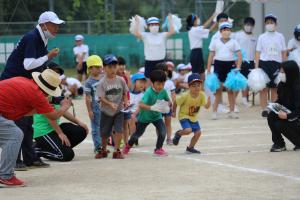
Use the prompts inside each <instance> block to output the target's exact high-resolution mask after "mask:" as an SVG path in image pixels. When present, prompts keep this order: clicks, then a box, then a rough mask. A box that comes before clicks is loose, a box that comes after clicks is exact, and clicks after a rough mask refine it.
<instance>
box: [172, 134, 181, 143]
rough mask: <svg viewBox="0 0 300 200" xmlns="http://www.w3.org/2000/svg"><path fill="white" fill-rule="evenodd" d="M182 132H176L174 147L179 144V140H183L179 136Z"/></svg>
mask: <svg viewBox="0 0 300 200" xmlns="http://www.w3.org/2000/svg"><path fill="white" fill-rule="evenodd" d="M180 131H181V130H178V131H176V133H175V135H174V138H173V144H174V145H178V143H179V140H180V138H181V135H179V132H180Z"/></svg>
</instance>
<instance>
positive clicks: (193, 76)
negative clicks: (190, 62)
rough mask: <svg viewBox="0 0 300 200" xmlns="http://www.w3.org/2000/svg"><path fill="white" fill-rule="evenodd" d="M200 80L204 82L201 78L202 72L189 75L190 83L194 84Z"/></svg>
mask: <svg viewBox="0 0 300 200" xmlns="http://www.w3.org/2000/svg"><path fill="white" fill-rule="evenodd" d="M195 81H198V82H203V81H202V80H201V77H200V74H198V73H192V74H191V75H189V77H188V84H189V85H190V84H192V83H193V82H195Z"/></svg>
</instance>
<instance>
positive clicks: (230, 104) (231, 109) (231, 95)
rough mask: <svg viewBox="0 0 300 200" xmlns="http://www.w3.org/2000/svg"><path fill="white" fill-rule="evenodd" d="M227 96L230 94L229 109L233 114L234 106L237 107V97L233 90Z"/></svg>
mask: <svg viewBox="0 0 300 200" xmlns="http://www.w3.org/2000/svg"><path fill="white" fill-rule="evenodd" d="M227 94H228V102H229V109H230V112H233V111H234V106H235V95H234V92H233V91H232V90H228V91H227Z"/></svg>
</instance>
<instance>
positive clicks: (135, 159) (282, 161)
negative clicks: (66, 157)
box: [0, 100, 300, 200]
mask: <svg viewBox="0 0 300 200" xmlns="http://www.w3.org/2000/svg"><path fill="white" fill-rule="evenodd" d="M75 105H76V113H77V116H79V117H80V118H81V119H82V120H83V121H85V122H86V123H89V120H88V117H87V114H86V110H85V106H84V101H83V100H76V101H75ZM239 108H240V110H241V112H240V119H235V120H234V119H227V117H226V115H225V114H222V115H221V116H220V118H221V119H219V120H217V121H212V120H210V117H211V113H210V111H207V110H202V111H201V116H200V122H201V127H202V132H203V135H202V137H201V139H200V141H199V143H198V144H197V148H198V149H200V150H201V152H202V154H201V155H188V154H185V148H186V145H187V144H188V142H189V140H190V138H191V135H190V136H186V137H183V138H182V139H181V140H180V143H179V145H178V146H165V148H166V150H167V151H168V153H169V156H168V157H164V158H161V157H156V156H154V155H153V149H154V146H155V142H156V136H155V132H154V128H153V126H152V125H151V126H149V127H148V129H147V130H146V132H145V134H144V136H143V137H142V138H141V139H140V145H139V146H138V147H136V148H134V149H133V150H132V152H131V153H130V154H129V155H128V156H126V159H124V160H113V159H111V155H109V158H107V159H102V160H96V159H94V154H93V147H92V146H93V145H92V140H91V136H90V135H89V136H88V138H87V139H86V140H85V141H84V142H83V143H82V144H80V145H79V146H78V147H76V148H75V152H76V157H75V159H74V160H73V161H72V162H69V163H59V162H51V161H48V163H50V164H51V167H50V168H48V169H32V170H29V171H26V172H17V176H18V177H19V178H22V179H24V180H26V182H27V187H24V188H2V189H0V199H1V200H48V199H49V200H54V199H61V200H67V199H70V200H75V199H78V200H94V199H97V200H99V199H103V200H104V199H109V200H114V199H118V200H119V199H130V200H140V199H145V200H156V199H172V200H177V199H178V200H181V199H189V200H192V199H197V200H199V199H205V200H206V199H214V200H222V199H226V200H228V199H229V200H231V199H238V200H246V199H249V200H253V199H259V200H262V199H270V200H277V199H278V200H287V199H288V200H290V199H294V200H299V199H300V168H299V166H300V152H294V151H292V148H293V145H292V144H291V143H289V142H287V147H288V151H286V152H282V153H270V152H269V149H270V146H271V144H272V143H271V134H270V131H269V129H268V126H267V122H266V120H265V119H263V118H261V117H260V114H259V111H260V109H259V107H258V106H255V107H252V108H244V107H242V106H239ZM172 123H173V130H174V131H175V130H177V129H179V128H180V125H179V123H178V121H177V120H176V119H173V121H172Z"/></svg>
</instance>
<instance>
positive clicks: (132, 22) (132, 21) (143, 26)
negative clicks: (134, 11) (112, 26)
mask: <svg viewBox="0 0 300 200" xmlns="http://www.w3.org/2000/svg"><path fill="white" fill-rule="evenodd" d="M136 16H137V18H138V20H139V27H138V30H139V32H140V33H142V32H145V29H146V28H147V24H146V21H145V19H144V18H143V17H141V16H139V15H136ZM129 21H130V26H129V32H130V33H131V34H134V32H135V27H136V24H137V21H136V19H135V17H132V18H131V19H129Z"/></svg>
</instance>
